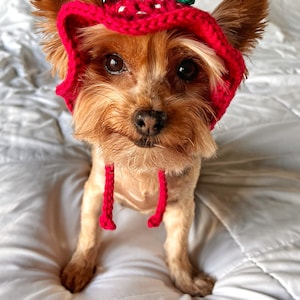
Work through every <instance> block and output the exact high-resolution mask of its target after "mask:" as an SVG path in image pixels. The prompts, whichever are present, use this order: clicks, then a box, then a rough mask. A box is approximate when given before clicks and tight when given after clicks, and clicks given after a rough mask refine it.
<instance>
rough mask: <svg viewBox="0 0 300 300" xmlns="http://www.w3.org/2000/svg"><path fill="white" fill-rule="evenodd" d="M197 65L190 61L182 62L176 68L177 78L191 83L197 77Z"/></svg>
mask: <svg viewBox="0 0 300 300" xmlns="http://www.w3.org/2000/svg"><path fill="white" fill-rule="evenodd" d="M198 70H199V69H198V65H197V64H196V63H195V62H194V61H193V60H192V59H186V60H183V61H182V62H181V63H180V65H179V66H178V68H177V76H178V77H180V78H181V79H183V80H185V81H191V80H193V79H194V78H196V76H197V75H198V72H199V71H198Z"/></svg>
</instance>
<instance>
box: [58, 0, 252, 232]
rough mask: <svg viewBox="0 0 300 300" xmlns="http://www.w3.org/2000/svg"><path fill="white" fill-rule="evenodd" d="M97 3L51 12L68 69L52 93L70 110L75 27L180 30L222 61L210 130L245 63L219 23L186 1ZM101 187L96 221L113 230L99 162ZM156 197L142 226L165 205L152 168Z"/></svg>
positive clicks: (110, 179) (109, 178) (109, 172)
mask: <svg viewBox="0 0 300 300" xmlns="http://www.w3.org/2000/svg"><path fill="white" fill-rule="evenodd" d="M103 2H104V3H103V4H102V6H97V5H95V4H89V3H84V2H81V1H80V0H74V1H70V2H68V3H66V4H64V5H62V7H61V9H60V11H59V12H58V16H57V28H58V33H59V35H60V38H61V41H62V43H63V45H64V47H65V49H66V52H67V55H68V71H67V76H66V78H65V80H64V81H63V82H62V83H61V84H60V85H58V86H57V88H56V93H57V94H58V95H60V96H62V97H63V98H64V99H65V102H66V105H67V107H68V109H69V110H70V111H71V112H72V111H73V108H74V104H75V101H76V98H77V96H78V93H79V91H80V88H81V84H82V83H81V80H80V77H81V75H82V74H83V73H84V71H85V68H86V65H87V62H88V57H87V56H86V54H85V53H83V52H82V51H80V47H79V43H80V40H79V38H78V35H77V30H78V29H79V28H83V27H88V26H93V25H96V24H103V25H104V26H105V27H106V28H108V29H110V30H113V31H115V32H118V33H120V34H126V35H132V36H138V35H145V34H149V33H155V32H158V31H163V30H173V29H176V30H183V31H184V32H185V33H191V34H193V36H194V37H195V38H197V39H198V40H199V41H200V42H202V43H205V44H206V45H207V46H209V47H210V48H212V49H214V51H215V53H216V54H217V55H218V56H219V57H220V58H221V59H222V60H223V62H224V65H225V67H226V70H227V72H226V74H224V75H223V78H222V80H223V83H222V84H219V85H217V86H216V87H215V89H214V90H213V91H212V92H211V95H210V99H209V100H210V102H211V106H212V108H213V110H214V114H215V119H213V120H212V121H211V124H210V128H211V129H213V128H214V126H215V124H216V122H217V121H219V120H220V119H221V117H222V116H223V114H224V113H225V111H226V109H227V107H228V105H229V104H230V102H231V100H232V98H233V97H234V95H235V93H236V90H237V88H238V86H239V85H240V83H241V81H242V79H243V76H244V73H245V69H246V67H245V63H244V59H243V57H242V54H241V53H240V51H239V50H237V49H235V48H234V47H233V46H231V44H230V43H229V42H228V40H227V38H226V36H225V35H224V33H223V31H222V29H221V27H220V26H219V25H218V23H217V22H216V20H215V19H214V18H213V17H212V16H211V15H210V14H209V13H207V12H205V11H202V10H200V9H197V8H195V7H192V6H190V5H191V4H193V3H194V1H189V0H177V1H176V0H119V1H116V0H110V1H109V0H106V1H103ZM105 178H106V181H105V190H104V197H103V207H102V215H101V217H100V226H101V227H103V228H105V229H111V230H112V229H115V228H116V226H115V224H114V222H113V221H112V210H113V186H114V166H113V165H107V166H105ZM158 180H159V186H160V189H159V200H158V205H157V208H156V212H155V214H154V215H153V216H152V217H150V219H149V220H148V226H149V227H154V226H159V224H160V222H161V220H162V218H163V213H164V210H165V207H166V203H167V202H166V200H167V183H166V178H165V173H164V171H162V170H159V172H158Z"/></svg>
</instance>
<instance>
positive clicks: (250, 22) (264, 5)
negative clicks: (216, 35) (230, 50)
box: [212, 0, 268, 54]
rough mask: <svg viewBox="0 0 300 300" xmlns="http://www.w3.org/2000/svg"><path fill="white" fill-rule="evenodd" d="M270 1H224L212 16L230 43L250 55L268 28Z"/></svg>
mask: <svg viewBox="0 0 300 300" xmlns="http://www.w3.org/2000/svg"><path fill="white" fill-rule="evenodd" d="M267 14H268V0H223V2H221V3H220V4H219V6H218V7H217V8H216V9H215V10H214V11H213V13H212V15H213V17H214V18H215V19H216V21H217V22H218V24H219V25H220V26H221V28H222V29H223V32H224V33H225V35H226V36H227V38H228V40H229V42H230V43H231V44H232V45H233V46H234V47H235V48H237V49H239V50H240V51H241V52H242V53H243V54H248V53H249V52H250V51H251V50H252V49H253V48H254V47H255V45H256V43H257V40H258V39H259V38H261V36H262V33H263V31H264V28H265V26H266V20H265V18H266V16H267Z"/></svg>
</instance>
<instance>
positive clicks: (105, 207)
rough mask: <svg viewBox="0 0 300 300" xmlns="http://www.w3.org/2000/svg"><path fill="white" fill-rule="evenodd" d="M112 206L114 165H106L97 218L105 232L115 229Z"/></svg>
mask: <svg viewBox="0 0 300 300" xmlns="http://www.w3.org/2000/svg"><path fill="white" fill-rule="evenodd" d="M113 206H114V165H106V166H105V187H104V195H103V204H102V214H101V216H100V218H99V224H100V226H101V227H102V228H103V229H107V230H115V229H116V224H115V223H114V221H113Z"/></svg>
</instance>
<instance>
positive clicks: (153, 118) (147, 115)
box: [133, 110, 167, 136]
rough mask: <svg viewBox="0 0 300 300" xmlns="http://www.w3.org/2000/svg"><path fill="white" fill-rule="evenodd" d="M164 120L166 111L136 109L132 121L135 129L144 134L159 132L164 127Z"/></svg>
mask: <svg viewBox="0 0 300 300" xmlns="http://www.w3.org/2000/svg"><path fill="white" fill-rule="evenodd" d="M166 120H167V115H166V113H165V112H163V111H156V110H138V111H136V112H135V113H134V116H133V122H134V125H135V127H136V129H137V131H138V132H139V133H140V134H142V135H144V136H154V135H157V134H159V133H160V132H161V130H162V129H163V128H164V127H165V125H166Z"/></svg>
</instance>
